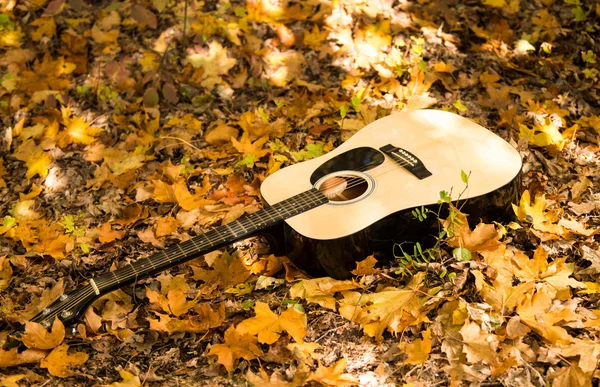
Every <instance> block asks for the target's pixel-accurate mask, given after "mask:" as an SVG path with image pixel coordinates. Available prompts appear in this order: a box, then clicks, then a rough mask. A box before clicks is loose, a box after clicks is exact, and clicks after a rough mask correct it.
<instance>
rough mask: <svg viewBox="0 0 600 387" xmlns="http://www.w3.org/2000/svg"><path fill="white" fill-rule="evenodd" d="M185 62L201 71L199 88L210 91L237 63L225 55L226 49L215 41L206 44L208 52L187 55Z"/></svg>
mask: <svg viewBox="0 0 600 387" xmlns="http://www.w3.org/2000/svg"><path fill="white" fill-rule="evenodd" d="M187 60H188V62H189V63H191V64H192V66H193V67H194V68H195V69H202V75H201V76H200V77H201V78H200V86H202V87H206V88H207V89H212V88H213V87H214V86H215V85H216V84H218V83H222V82H223V79H222V76H223V75H225V74H227V73H228V72H229V70H231V69H232V68H233V67H234V66H235V64H236V62H237V61H236V60H235V59H234V58H230V57H229V56H228V55H227V49H226V48H224V47H223V46H222V45H221V44H220V43H219V42H218V41H216V40H213V41H211V42H210V43H209V44H208V50H205V52H202V53H198V54H191V55H188V57H187Z"/></svg>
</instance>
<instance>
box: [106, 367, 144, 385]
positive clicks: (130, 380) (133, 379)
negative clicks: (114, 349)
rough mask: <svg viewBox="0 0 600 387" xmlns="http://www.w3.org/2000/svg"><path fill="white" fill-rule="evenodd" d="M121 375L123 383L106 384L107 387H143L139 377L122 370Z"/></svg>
mask: <svg viewBox="0 0 600 387" xmlns="http://www.w3.org/2000/svg"><path fill="white" fill-rule="evenodd" d="M119 375H121V379H123V381H121V382H113V383H111V384H106V385H105V387H142V382H141V381H140V378H139V377H138V376H135V375H133V374H130V373H129V372H127V371H125V370H120V371H119Z"/></svg>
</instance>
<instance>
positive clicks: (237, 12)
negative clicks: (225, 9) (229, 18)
mask: <svg viewBox="0 0 600 387" xmlns="http://www.w3.org/2000/svg"><path fill="white" fill-rule="evenodd" d="M233 13H235V16H237V17H244V16H246V14H247V13H248V11H246V8H244V7H235V9H234V10H233Z"/></svg>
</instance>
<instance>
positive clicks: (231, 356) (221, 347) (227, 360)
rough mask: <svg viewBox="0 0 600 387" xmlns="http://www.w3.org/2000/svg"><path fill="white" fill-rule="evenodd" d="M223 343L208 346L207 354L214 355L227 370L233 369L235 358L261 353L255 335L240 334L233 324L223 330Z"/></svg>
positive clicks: (247, 358)
mask: <svg viewBox="0 0 600 387" xmlns="http://www.w3.org/2000/svg"><path fill="white" fill-rule="evenodd" d="M224 339H225V343H224V344H216V345H213V346H212V347H211V348H210V351H209V352H208V355H209V356H211V355H216V356H217V361H218V362H219V364H222V365H223V366H224V367H225V369H226V370H227V372H231V371H232V370H233V363H234V360H235V359H239V358H240V357H241V358H244V359H246V360H252V359H256V357H257V356H260V355H262V354H263V351H262V350H261V349H260V347H259V346H258V341H257V339H256V337H254V336H253V335H249V334H240V333H239V332H238V331H237V330H236V329H235V328H234V327H233V326H231V327H229V329H227V330H226V331H225V337H224Z"/></svg>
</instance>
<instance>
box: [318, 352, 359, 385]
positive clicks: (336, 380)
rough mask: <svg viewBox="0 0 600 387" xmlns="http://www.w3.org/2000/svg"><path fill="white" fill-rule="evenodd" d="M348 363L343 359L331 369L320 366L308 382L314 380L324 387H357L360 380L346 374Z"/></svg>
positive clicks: (330, 367)
mask: <svg viewBox="0 0 600 387" xmlns="http://www.w3.org/2000/svg"><path fill="white" fill-rule="evenodd" d="M347 362H348V361H347V360H346V359H345V358H342V359H340V360H338V361H337V362H335V363H334V364H333V365H331V366H329V367H324V366H323V365H321V364H319V368H317V370H316V371H315V372H314V374H312V375H310V377H309V378H308V379H307V382H310V381H312V380H314V381H315V382H318V383H320V384H322V385H324V386H356V385H357V384H359V382H358V380H357V379H356V378H354V376H352V375H350V374H345V373H344V370H345V369H346V363H347Z"/></svg>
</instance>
